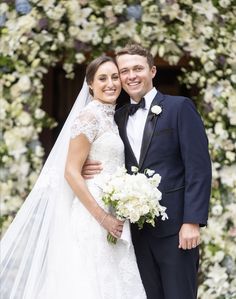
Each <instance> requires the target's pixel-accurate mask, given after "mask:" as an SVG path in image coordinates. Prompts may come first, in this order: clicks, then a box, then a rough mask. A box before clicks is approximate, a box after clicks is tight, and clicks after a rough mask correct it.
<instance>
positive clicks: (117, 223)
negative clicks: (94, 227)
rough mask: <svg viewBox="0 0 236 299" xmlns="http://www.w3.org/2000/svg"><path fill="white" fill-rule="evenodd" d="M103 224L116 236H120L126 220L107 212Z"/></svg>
mask: <svg viewBox="0 0 236 299" xmlns="http://www.w3.org/2000/svg"><path fill="white" fill-rule="evenodd" d="M101 225H102V226H103V227H104V228H105V229H106V230H107V231H108V232H109V233H110V234H111V235H112V236H113V237H115V238H120V237H121V234H122V231H123V226H124V221H121V220H118V219H117V218H116V217H114V216H113V215H111V214H106V216H105V218H104V220H103V221H102V223H101Z"/></svg>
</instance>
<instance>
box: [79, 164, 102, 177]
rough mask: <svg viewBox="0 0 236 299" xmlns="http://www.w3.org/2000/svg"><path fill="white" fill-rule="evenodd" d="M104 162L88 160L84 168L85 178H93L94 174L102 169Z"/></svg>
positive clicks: (83, 174)
mask: <svg viewBox="0 0 236 299" xmlns="http://www.w3.org/2000/svg"><path fill="white" fill-rule="evenodd" d="M102 169H103V168H102V163H101V162H100V161H96V160H86V161H85V163H84V166H83V168H82V176H83V178H84V179H85V180H88V179H92V178H93V177H94V175H96V174H98V173H100V172H101V171H102Z"/></svg>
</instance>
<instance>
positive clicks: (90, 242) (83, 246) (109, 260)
mask: <svg viewBox="0 0 236 299" xmlns="http://www.w3.org/2000/svg"><path fill="white" fill-rule="evenodd" d="M79 134H85V135H86V136H87V138H88V139H89V141H90V142H91V151H90V154H89V158H91V159H94V160H99V161H101V162H102V166H103V171H102V172H101V173H100V174H99V175H96V176H95V177H94V179H90V180H87V181H86V183H87V186H88V188H89V190H90V192H91V193H92V195H93V196H94V198H95V199H96V201H97V202H98V204H99V205H100V206H102V207H103V208H104V209H105V210H107V211H108V208H107V207H106V206H104V203H103V201H102V199H101V198H102V193H101V189H100V188H99V186H98V183H99V181H100V180H101V179H103V177H105V176H107V175H112V174H113V173H114V171H115V170H116V169H117V167H118V166H122V165H123V164H124V145H123V143H122V141H121V139H120V137H119V133H118V128H117V126H116V124H115V122H114V106H113V105H109V104H102V103H100V102H98V101H96V100H93V101H92V102H90V103H89V104H88V105H87V106H86V107H85V108H84V109H83V110H82V111H80V113H79V116H78V117H77V118H76V120H75V121H74V124H73V126H72V129H71V137H72V138H74V137H76V136H78V135H79ZM70 213H71V215H70V221H69V223H68V225H67V227H65V230H64V232H63V233H64V235H65V240H64V242H63V244H61V248H57V246H58V245H56V244H53V240H51V244H50V245H49V246H50V247H49V252H51V253H50V254H49V259H48V261H47V269H46V272H45V275H46V279H45V281H46V282H45V283H44V285H43V286H42V287H41V291H40V293H39V296H37V298H40V299H145V298H146V295H145V292H144V288H143V285H142V282H141V278H140V275H139V271H138V268H137V264H136V258H135V254H134V249H133V245H132V242H131V236H130V230H129V225H128V223H125V226H124V230H123V234H122V238H121V239H119V240H118V242H117V244H116V245H113V244H109V243H108V242H107V240H106V236H107V231H105V229H104V228H103V227H102V226H101V225H99V223H98V222H97V221H96V220H95V219H94V218H93V216H92V215H91V214H90V213H89V212H88V211H87V209H86V208H85V207H84V206H83V205H82V203H81V202H80V200H79V199H78V198H74V200H73V203H72V207H71V211H70ZM55 230H56V226H55ZM57 233H59V234H60V232H57ZM55 234H56V233H55ZM32 299H35V298H32Z"/></svg>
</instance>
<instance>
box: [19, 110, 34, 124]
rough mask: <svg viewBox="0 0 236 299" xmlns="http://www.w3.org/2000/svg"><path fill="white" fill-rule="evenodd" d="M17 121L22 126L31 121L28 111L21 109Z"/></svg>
mask: <svg viewBox="0 0 236 299" xmlns="http://www.w3.org/2000/svg"><path fill="white" fill-rule="evenodd" d="M17 122H18V123H19V124H21V125H22V126H27V125H29V124H30V123H31V116H30V115H29V113H28V112H26V111H22V112H21V114H20V115H19V117H18V118H17Z"/></svg>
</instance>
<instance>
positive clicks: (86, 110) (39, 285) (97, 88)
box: [0, 56, 146, 299]
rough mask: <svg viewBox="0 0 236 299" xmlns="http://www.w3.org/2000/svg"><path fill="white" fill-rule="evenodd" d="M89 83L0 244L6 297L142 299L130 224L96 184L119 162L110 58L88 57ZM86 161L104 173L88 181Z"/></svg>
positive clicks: (115, 83) (116, 88)
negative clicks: (95, 163) (110, 205)
mask: <svg viewBox="0 0 236 299" xmlns="http://www.w3.org/2000/svg"><path fill="white" fill-rule="evenodd" d="M86 82H87V84H86V83H85V84H84V85H83V88H82V90H81V92H80V94H79V96H78V97H77V100H76V102H75V104H74V106H73V108H72V110H71V112H70V115H69V117H68V118H67V121H66V123H65V125H64V127H63V129H62V131H61V133H60V135H59V137H58V139H57V141H56V143H55V145H54V147H53V149H52V151H51V153H50V155H49V157H48V159H47V161H46V163H45V165H44V167H43V169H42V171H41V174H40V176H39V178H38V180H37V182H36V184H35V186H34V188H33V190H32V191H31V193H30V194H29V196H28V198H27V199H26V200H25V202H24V204H23V205H22V207H21V209H20V211H19V212H18V214H17V216H16V217H15V219H14V221H13V223H12V224H11V226H10V227H9V229H8V231H7V232H6V234H5V235H4V237H3V239H2V241H1V257H0V259H1V265H0V271H1V272H0V280H1V281H0V283H1V284H0V292H1V295H2V298H3V299H80V298H81V299H111V298H112V299H145V298H146V295H145V292H144V289H143V285H142V282H141V278H140V275H139V272H138V268H137V264H136V259H135V255H134V249H133V245H132V243H131V236H130V230H129V225H128V223H127V222H125V223H123V222H122V221H120V220H118V219H116V218H115V217H114V216H113V215H112V214H111V213H109V209H108V208H107V207H106V206H105V205H104V203H103V201H102V199H101V198H102V192H101V190H100V188H99V187H98V184H99V181H101V180H102V178H103V176H104V175H106V177H107V175H112V173H114V171H115V170H116V168H117V167H118V166H121V165H123V164H124V146H123V143H122V141H121V139H120V137H119V133H118V129H117V126H116V124H115V122H114V112H115V102H116V99H117V97H118V95H119V93H120V91H121V83H120V79H119V74H118V69H117V66H116V64H115V62H114V61H113V60H112V58H110V57H107V56H101V57H98V58H97V59H95V60H93V61H92V62H91V63H90V64H89V65H88V67H87V70H86ZM88 86H89V87H88ZM88 91H89V93H90V94H91V95H92V100H91V97H90V96H89V93H88ZM87 158H90V159H94V160H100V161H102V163H103V171H102V172H101V173H100V174H98V175H97V176H95V177H94V179H90V180H87V181H86V180H84V179H83V177H82V175H81V170H82V167H83V164H84V162H85V160H86V159H87ZM107 232H109V233H111V234H112V235H113V236H115V237H116V238H119V240H118V242H117V244H116V245H112V244H109V243H108V242H107V240H106V236H107Z"/></svg>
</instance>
